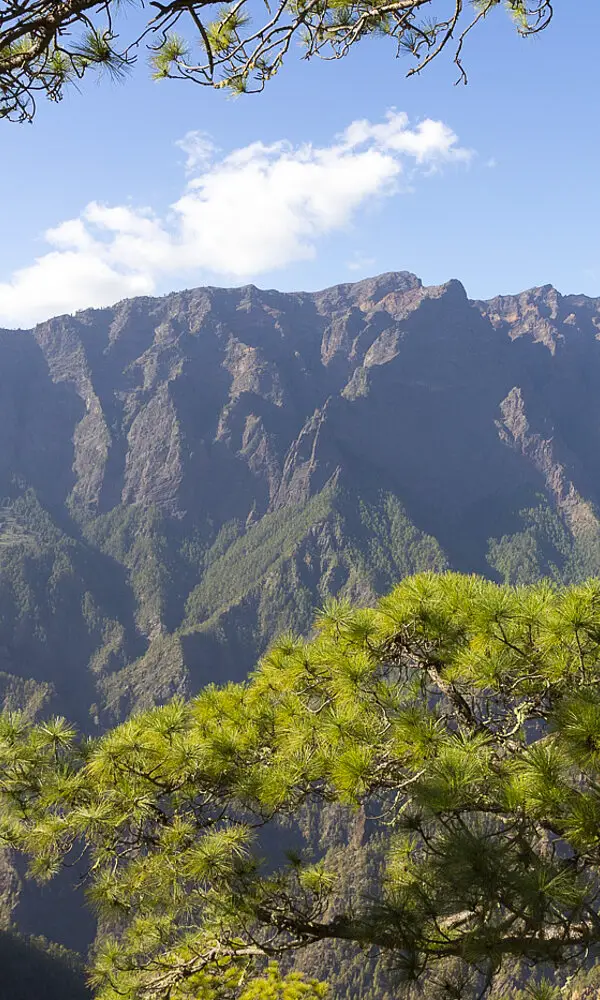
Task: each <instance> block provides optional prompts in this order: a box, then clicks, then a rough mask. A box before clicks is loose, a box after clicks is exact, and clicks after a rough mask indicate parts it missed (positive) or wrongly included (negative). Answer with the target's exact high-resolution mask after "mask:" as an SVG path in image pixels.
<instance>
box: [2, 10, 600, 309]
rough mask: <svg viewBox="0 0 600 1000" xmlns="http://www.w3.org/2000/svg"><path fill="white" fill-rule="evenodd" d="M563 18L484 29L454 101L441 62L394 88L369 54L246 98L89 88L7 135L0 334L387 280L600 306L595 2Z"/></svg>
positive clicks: (383, 55) (142, 71)
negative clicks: (139, 303) (587, 299)
mask: <svg viewBox="0 0 600 1000" xmlns="http://www.w3.org/2000/svg"><path fill="white" fill-rule="evenodd" d="M556 8H557V10H556V15H555V20H554V22H553V24H552V25H551V26H550V28H549V29H548V30H547V31H546V32H544V33H543V34H542V35H541V36H539V37H537V38H534V39H527V40H521V39H519V38H518V37H517V36H516V35H515V34H514V32H513V30H512V28H511V26H510V23H509V21H508V18H507V17H506V16H505V15H504V13H502V12H498V13H497V14H495V16H493V17H490V18H489V20H488V23H486V24H485V25H484V26H483V28H482V29H481V30H480V31H478V32H477V34H473V35H472V37H471V41H470V43H469V45H468V46H467V49H466V53H465V63H466V67H467V70H468V72H469V85H468V86H467V87H463V86H458V87H455V86H454V85H453V84H454V80H455V77H456V71H455V67H453V65H452V62H451V58H442V59H440V60H439V61H438V62H437V63H436V64H434V65H432V66H431V67H429V69H427V70H426V71H425V72H424V74H423V75H422V76H421V77H418V78H412V79H410V80H407V79H405V76H404V74H405V72H406V69H408V66H409V64H408V63H407V62H406V61H405V60H396V59H395V58H394V50H393V46H392V45H391V43H388V42H386V41H383V40H377V41H376V40H372V41H368V42H366V43H362V44H361V45H360V46H358V47H357V48H356V51H355V52H354V53H353V54H352V55H351V56H350V57H348V58H347V59H346V60H344V61H342V62H339V63H322V62H319V61H313V62H311V63H308V64H307V63H305V62H302V61H300V60H299V59H292V60H290V61H289V63H288V65H287V67H285V68H284V70H282V72H281V74H280V76H279V77H278V78H276V79H275V80H274V81H273V82H272V83H271V84H270V85H269V86H268V88H267V90H266V91H265V92H264V93H263V94H261V95H255V96H247V97H243V98H239V99H228V98H227V97H226V96H225V95H224V94H223V93H222V92H213V91H209V90H208V89H205V88H201V87H195V86H193V85H191V84H184V83H179V82H170V81H166V82H162V83H154V82H152V81H151V80H150V78H149V73H148V72H147V69H146V67H145V65H144V62H143V60H142V62H141V64H140V65H139V67H137V69H136V70H135V72H134V74H133V75H132V77H131V78H130V79H129V80H128V81H127V83H125V84H112V83H110V82H108V81H102V82H100V81H97V80H96V79H93V80H92V79H90V80H89V81H87V82H86V83H85V86H84V87H83V89H82V91H81V93H76V92H72V93H70V94H69V95H68V96H67V97H66V99H65V100H64V101H63V102H62V104H60V105H41V107H40V111H39V114H38V117H37V118H36V120H35V122H34V123H33V124H32V125H11V124H8V123H4V124H0V162H1V163H2V181H3V183H2V185H1V187H0V212H1V217H2V220H3V232H2V236H3V238H2V241H1V243H0V325H3V326H8V327H13V326H26V325H29V324H30V323H32V322H34V321H37V320H40V319H43V318H46V317H48V316H50V315H52V314H56V313H61V312H71V311H74V310H76V309H78V308H83V307H85V306H100V305H106V304H109V303H110V302H112V301H116V300H118V299H120V298H123V297H126V296H127V295H130V294H136V293H143V294H146V293H150V294H162V293H163V292H167V291H170V290H173V289H176V288H182V287H193V286H195V285H201V284H208V283H210V284H223V285H235V284H242V283H245V282H246V281H252V282H254V283H255V284H257V285H259V286H262V287H277V288H281V289H283V290H292V289H300V288H302V289H308V290H310V289H316V288H320V287H325V286H327V285H330V284H334V283H336V282H341V281H351V280H356V279H358V278H361V277H365V276H367V275H370V274H375V273H379V272H383V271H388V270H401V269H407V270H411V271H414V272H415V273H417V274H418V275H419V276H420V277H421V278H422V279H423V280H424V281H425V282H426V283H428V284H431V283H439V282H442V281H445V280H447V279H449V278H451V277H457V278H460V280H461V281H462V282H463V283H464V285H465V287H466V288H467V291H468V293H469V295H471V296H472V297H474V298H475V297H477V298H484V297H489V296H491V295H494V294H498V293H511V292H518V291H520V290H522V289H524V288H527V287H530V286H532V285H538V284H545V283H547V282H551V283H552V284H554V285H555V286H556V287H557V288H558V289H559V290H560V291H561V292H564V293H567V292H585V293H586V294H588V295H600V237H599V230H600V227H599V224H598V223H599V221H600V211H599V210H600V185H599V182H598V173H599V171H598V160H599V154H600V129H599V122H598V118H599V112H598V94H599V92H600V88H599V84H600V59H599V57H598V48H597V39H598V37H599V35H600V4H599V3H598V2H597V0H557V2H556ZM353 123H354V124H353ZM356 123H358V124H356ZM186 136H187V139H186V138H185V137H186ZM182 140H183V141H182ZM186 161H187V167H186ZM173 206H175V207H173Z"/></svg>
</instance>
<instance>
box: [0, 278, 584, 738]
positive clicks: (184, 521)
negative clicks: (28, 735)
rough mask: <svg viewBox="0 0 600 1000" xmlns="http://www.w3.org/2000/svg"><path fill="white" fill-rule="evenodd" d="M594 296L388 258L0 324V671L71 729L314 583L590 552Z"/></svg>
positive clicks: (336, 587) (245, 649)
mask: <svg viewBox="0 0 600 1000" xmlns="http://www.w3.org/2000/svg"><path fill="white" fill-rule="evenodd" d="M599 329H600V302H598V301H596V300H592V299H587V298H585V297H583V296H566V297H561V296H560V295H559V294H558V293H557V292H556V291H555V290H554V289H552V288H551V287H549V286H548V287H545V288H541V289H534V290H532V291H530V292H526V293H523V294H522V295H520V296H516V297H503V298H498V299H494V300H492V301H490V302H487V303H484V302H470V301H469V300H468V299H467V297H466V295H465V292H464V289H463V288H462V286H461V285H460V284H459V283H458V282H457V281H451V282H449V283H448V284H447V285H443V286H440V287H433V288H424V287H423V286H422V285H421V282H420V281H419V280H418V279H417V278H416V277H414V276H413V275H410V274H408V273H406V272H402V273H399V274H386V275H382V276H380V277H378V278H374V279H370V280H366V281H362V282H358V283H357V284H354V285H341V286H338V287H336V288H332V289H328V290H326V291H324V292H321V293H317V294H311V295H309V294H293V295H284V294H280V293H278V292H273V291H267V292H262V291H259V290H258V289H256V288H254V287H247V288H242V289H237V290H230V291H227V290H222V289H215V288H206V289H198V290H195V291H190V292H183V293H178V294H175V295H170V296H167V297H165V298H162V299H145V298H142V299H134V300H131V301H126V302H123V303H120V304H119V305H117V306H116V307H114V308H113V309H104V310H90V311H86V312H82V313H78V314H76V315H75V316H71V317H68V316H67V317H60V318H58V319H54V320H50V321H49V322H47V323H44V324H42V325H41V326H39V327H37V328H36V329H35V330H33V331H20V332H0V407H1V411H2V413H1V415H2V419H1V420H0V496H4V498H5V499H4V500H3V501H2V504H1V505H0V543H1V544H0V691H1V692H2V696H3V698H4V702H5V704H8V705H12V704H16V703H22V704H25V705H26V706H27V708H28V710H29V711H31V712H35V711H39V710H40V709H41V708H42V707H45V709H46V710H49V709H50V708H51V707H56V708H60V709H61V710H62V711H65V712H67V713H68V714H69V715H70V716H71V717H73V718H75V719H76V720H77V721H79V722H80V723H81V724H84V725H85V726H90V727H92V728H93V727H94V725H97V724H104V723H108V722H110V721H113V720H114V719H115V718H119V717H122V715H123V714H124V713H125V712H127V711H129V710H131V709H132V708H133V707H135V706H136V705H137V706H140V705H144V704H147V703H148V702H149V701H151V700H152V699H159V700H160V699H165V698H168V697H170V696H172V695H173V694H176V693H189V692H191V691H193V690H195V689H197V688H198V686H199V685H200V684H202V683H204V682H206V681H207V680H209V679H210V680H213V679H220V678H224V677H229V676H230V677H240V676H243V675H244V674H245V672H246V671H247V670H248V669H249V667H251V665H252V663H253V662H254V660H255V658H256V656H257V655H258V654H259V653H260V651H261V650H262V649H263V648H264V646H265V644H266V643H267V642H268V641H269V639H270V637H271V636H272V635H273V633H274V632H275V631H278V630H280V629H282V628H287V627H294V628H298V629H301V630H306V629H308V628H309V627H310V620H311V614H312V609H313V607H314V606H315V604H318V603H320V602H321V601H322V599H323V598H324V597H325V596H326V595H327V594H328V593H340V592H343V593H348V594H350V595H352V596H353V597H356V598H358V599H368V598H369V597H370V596H372V594H373V593H375V592H378V591H381V590H382V589H385V588H386V587H389V586H390V585H391V584H392V582H393V581H394V580H395V579H397V578H398V576H401V575H403V574H405V573H407V572H412V571H414V570H418V569H421V568H426V567H430V566H433V567H436V568H442V567H443V566H445V565H451V566H453V567H456V568H459V569H465V570H475V571H482V572H496V573H500V574H501V575H503V576H505V577H507V578H509V579H523V580H525V579H530V578H532V577H535V576H537V575H539V574H540V573H550V574H553V575H555V576H558V577H565V576H566V577H567V578H573V577H574V576H577V575H581V574H585V573H587V572H593V571H595V569H596V568H597V567H598V565H599V563H600V542H599V537H600V536H599V529H598V521H597V518H596V514H595V510H596V507H597V505H599V504H600V466H599V463H598V459H597V456H598V453H599V450H598V449H599V446H600V403H599V401H598V393H597V386H598V384H600V344H599V342H598V331H599Z"/></svg>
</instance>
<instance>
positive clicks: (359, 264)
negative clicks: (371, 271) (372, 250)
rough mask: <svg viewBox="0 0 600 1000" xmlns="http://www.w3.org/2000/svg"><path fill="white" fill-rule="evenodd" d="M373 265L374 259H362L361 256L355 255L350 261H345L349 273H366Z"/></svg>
mask: <svg viewBox="0 0 600 1000" xmlns="http://www.w3.org/2000/svg"><path fill="white" fill-rule="evenodd" d="M375 263H376V260H375V257H364V256H363V255H362V254H359V253H355V254H354V256H353V257H352V258H351V259H350V260H347V261H346V267H347V268H348V270H349V271H366V270H368V268H370V267H373V265H374V264H375Z"/></svg>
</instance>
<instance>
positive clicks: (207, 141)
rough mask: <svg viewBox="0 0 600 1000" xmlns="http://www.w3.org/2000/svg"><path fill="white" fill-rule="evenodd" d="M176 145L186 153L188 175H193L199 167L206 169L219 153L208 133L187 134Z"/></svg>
mask: <svg viewBox="0 0 600 1000" xmlns="http://www.w3.org/2000/svg"><path fill="white" fill-rule="evenodd" d="M175 145H176V146H178V147H179V149H181V150H183V152H184V153H185V157H186V159H185V169H186V171H187V173H192V172H193V171H194V170H197V169H198V168H199V167H205V166H206V165H207V164H208V163H210V161H211V160H212V158H213V156H214V154H215V153H216V151H217V148H216V146H215V144H214V142H213V141H212V137H211V136H210V135H209V134H208V132H200V131H192V132H186V133H185V135H184V137H183V139H178V140H177V142H176V143H175Z"/></svg>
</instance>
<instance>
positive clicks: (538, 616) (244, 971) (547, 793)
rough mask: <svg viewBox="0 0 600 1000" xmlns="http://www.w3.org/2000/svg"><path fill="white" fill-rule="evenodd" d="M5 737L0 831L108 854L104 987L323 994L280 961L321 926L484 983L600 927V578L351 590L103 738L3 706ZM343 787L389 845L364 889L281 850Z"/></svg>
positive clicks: (457, 989) (437, 983)
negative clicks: (241, 674) (363, 598)
mask: <svg viewBox="0 0 600 1000" xmlns="http://www.w3.org/2000/svg"><path fill="white" fill-rule="evenodd" d="M0 756H1V762H2V768H1V776H0V797H1V802H2V826H1V828H0V829H1V832H2V837H3V839H4V841H5V842H7V843H9V844H11V845H12V846H13V847H15V848H17V849H19V850H21V851H24V852H26V853H27V854H28V855H29V856H30V858H31V859H32V861H31V867H32V872H33V873H34V874H36V875H37V876H38V877H45V876H48V875H51V874H52V873H53V872H54V871H56V870H57V869H58V867H60V865H61V864H63V863H64V861H65V860H67V862H68V861H69V860H70V859H72V858H74V857H76V856H79V855H80V854H81V851H82V849H84V850H85V851H86V857H87V863H88V866H89V876H88V882H89V888H88V893H89V899H90V902H91V905H93V906H94V907H95V908H96V910H97V911H98V912H99V913H101V914H102V916H103V923H104V926H106V927H108V926H110V925H112V927H113V933H112V935H107V936H106V937H105V939H104V942H103V945H102V947H101V948H100V950H99V951H98V953H97V955H96V957H95V963H94V968H93V982H94V985H95V988H96V990H97V995H98V997H100V998H102V1000H116V998H117V997H128V998H130V1000H134V998H139V1000H153V998H156V1000H158V998H161V1000H162V998H165V1000H166V998H171V1000H183V998H189V1000H191V998H192V997H193V998H194V1000H200V998H201V1000H217V998H218V1000H221V998H223V1000H225V998H236V1000H253V998H254V997H258V996H261V997H262V996H265V997H268V996H273V998H277V1000H280V998H281V1000H296V998H302V1000H304V998H306V1000H309V998H310V1000H313V998H317V997H319V996H323V995H324V987H322V985H320V984H318V983H315V982H310V981H306V980H302V979H301V978H298V977H297V976H291V977H290V976H287V977H286V976H285V975H283V973H280V972H279V971H278V970H277V967H276V966H275V965H273V964H272V963H274V962H276V961H277V960H278V958H281V957H282V956H285V954H286V953H288V952H293V951H294V950H295V949H298V948H303V947H305V946H306V945H309V944H311V943H313V942H318V941H323V940H338V941H346V942H352V943H355V944H356V946H357V947H363V948H369V949H373V948H374V949H376V950H377V951H379V952H380V953H381V955H382V956H385V957H386V958H387V960H388V961H389V964H390V965H391V966H392V967H393V968H394V970H395V974H402V975H403V976H404V978H405V979H406V980H407V981H408V982H417V983H418V982H421V981H423V980H426V981H427V983H428V984H429V985H428V989H430V990H433V994H432V995H435V996H437V997H442V996H444V995H451V996H463V995H469V991H471V993H472V992H473V991H476V992H477V995H483V994H484V993H485V992H486V991H490V990H492V988H493V985H494V981H495V980H496V979H497V977H498V976H499V975H500V974H502V973H503V971H504V970H505V969H506V968H507V965H510V963H515V962H517V963H519V962H528V963H533V964H534V965H535V964H536V963H537V964H538V965H540V966H543V967H544V968H545V967H547V966H549V965H551V964H558V965H561V966H564V967H565V968H568V967H569V963H573V962H575V961H576V960H577V959H578V957H580V956H581V955H582V954H594V950H595V949H597V948H598V944H599V943H600V911H599V908H600V881H599V875H600V582H599V581H590V582H588V583H586V584H583V585H581V586H576V587H570V588H565V589H561V588H558V587H556V586H552V585H550V584H548V583H541V584H538V585H535V586H531V587H515V588H512V587H508V586H498V585H496V584H493V583H490V582H488V581H485V580H483V579H480V578H478V577H465V576H461V575H457V574H450V573H449V574H444V575H435V574H424V575H420V576H416V577H413V578H410V579H407V580H405V581H404V582H403V583H401V584H400V585H399V586H398V587H397V588H396V589H395V590H394V591H393V592H392V593H391V594H390V595H389V596H387V597H385V598H383V599H382V600H381V601H380V602H379V603H378V604H377V606H376V607H375V608H372V609H357V608H353V607H352V606H350V605H348V604H345V603H339V602H331V603H329V605H328V606H327V607H326V608H325V609H324V610H323V612H321V613H320V614H319V615H318V617H317V621H316V630H315V635H314V637H313V638H311V639H310V640H309V641H302V640H300V639H297V638H296V637H293V636H284V637H283V638H282V639H281V640H280V641H279V642H278V643H277V644H276V645H275V646H274V647H273V648H272V649H271V651H270V652H269V653H268V654H267V655H266V656H265V657H264V659H263V660H262V662H261V663H260V664H259V666H258V668H257V670H256V672H255V674H254V675H253V676H252V677H251V678H250V680H249V681H248V682H247V683H245V684H238V685H233V684H232V685H228V686H226V687H222V688H217V687H209V688H207V689H205V690H204V691H203V692H202V693H201V694H200V695H199V696H198V697H197V698H195V699H194V700H192V701H191V702H189V703H184V702H174V703H172V704H169V705H166V706H164V707H162V708H156V709H154V710H152V711H150V712H147V713H144V714H141V715H138V716H134V717H133V718H131V719H130V720H129V721H128V722H126V723H125V724H123V725H121V726H119V727H118V728H116V729H115V730H113V731H111V732H109V733H107V734H106V735H105V736H103V737H101V738H100V739H98V740H96V741H92V742H90V741H85V740H83V741H82V740H79V739H78V738H77V737H76V735H75V734H74V732H73V731H72V729H71V728H70V727H69V726H68V725H67V724H66V723H65V722H64V721H62V720H54V721H52V722H49V723H45V724H43V725H40V726H37V727H30V726H27V725H26V724H25V723H24V722H22V721H20V720H19V719H18V718H5V719H4V720H3V722H2V729H1V732H0ZM324 802H327V803H335V804H338V805H339V806H340V807H345V808H347V809H351V810H352V809H354V810H362V811H363V812H364V813H365V814H366V816H367V817H370V820H369V822H370V824H371V826H372V827H373V828H374V830H376V831H377V835H378V844H383V845H384V848H385V852H384V853H385V862H384V864H383V865H382V866H380V869H379V867H378V866H375V867H376V868H377V870H378V871H379V875H378V876H377V882H376V885H375V886H374V887H373V891H372V892H370V893H369V894H368V895H365V896H364V897H363V896H362V895H361V894H360V893H359V892H357V893H356V894H355V895H354V896H353V897H352V898H350V899H348V898H347V896H345V897H341V896H340V895H339V893H337V886H338V882H339V877H340V874H341V872H340V870H339V867H338V869H336V865H335V864H332V865H328V864H327V863H325V861H324V859H323V857H322V856H320V855H319V854H315V855H313V856H310V852H309V851H308V850H305V851H304V852H302V851H301V852H290V853H289V855H288V858H287V861H286V862H285V863H282V864H278V865H273V864H269V863H267V862H266V861H265V860H264V850H265V843H266V840H265V835H266V833H268V831H269V830H270V829H273V830H274V831H275V834H274V835H275V836H276V837H278V838H280V839H282V840H284V839H285V829H284V827H282V826H281V822H282V820H289V819H290V818H292V819H293V818H297V817H298V816H300V815H301V813H302V810H303V809H305V808H307V807H311V806H314V805H315V804H316V805H317V806H318V805H319V803H324ZM269 963H271V964H269ZM545 988H546V987H545V986H544V984H543V983H540V984H538V986H536V990H538V992H539V991H540V990H541V991H542V993H543V990H544V989H545ZM261 991H262V992H261ZM269 991H270V992H269ZM542 993H540V996H541V995H542Z"/></svg>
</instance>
